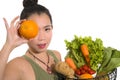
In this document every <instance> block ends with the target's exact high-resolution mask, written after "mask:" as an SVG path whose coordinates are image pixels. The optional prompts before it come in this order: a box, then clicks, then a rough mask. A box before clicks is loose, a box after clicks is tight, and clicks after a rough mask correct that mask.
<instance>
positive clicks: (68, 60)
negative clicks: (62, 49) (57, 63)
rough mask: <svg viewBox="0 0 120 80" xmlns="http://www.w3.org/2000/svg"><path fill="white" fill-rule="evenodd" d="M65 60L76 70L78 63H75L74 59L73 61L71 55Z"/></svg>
mask: <svg viewBox="0 0 120 80" xmlns="http://www.w3.org/2000/svg"><path fill="white" fill-rule="evenodd" d="M65 62H66V63H67V64H68V65H69V66H70V67H71V68H72V69H73V70H74V71H75V70H76V69H77V67H76V65H75V63H74V61H73V59H72V58H70V57H67V58H65Z"/></svg>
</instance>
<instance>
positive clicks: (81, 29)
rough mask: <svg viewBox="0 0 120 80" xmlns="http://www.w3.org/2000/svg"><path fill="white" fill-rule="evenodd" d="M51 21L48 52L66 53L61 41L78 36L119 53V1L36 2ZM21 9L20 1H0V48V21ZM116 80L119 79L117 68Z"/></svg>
mask: <svg viewBox="0 0 120 80" xmlns="http://www.w3.org/2000/svg"><path fill="white" fill-rule="evenodd" d="M38 3H39V4H42V5H44V6H46V7H47V8H48V9H49V10H50V12H51V14H52V17H53V26H54V29H53V39H52V42H51V44H50V46H49V49H56V50H58V51H59V52H60V53H61V55H62V60H64V57H65V55H66V53H67V51H66V47H65V43H64V40H65V39H67V40H71V39H73V36H74V35H75V34H76V35H78V36H92V38H93V39H95V38H101V39H102V40H103V42H104V46H106V47H107V46H111V47H114V48H116V49H118V50H120V36H119V35H120V30H119V29H118V28H119V27H120V1H119V0H39V2H38ZM22 9H23V6H22V0H1V2H0V48H2V46H3V44H4V42H5V39H6V29H5V26H4V22H3V19H2V18H3V17H5V18H7V20H8V22H9V23H10V21H11V20H12V19H13V18H14V17H15V16H18V15H19V14H20V12H21V10H22ZM27 48H28V47H27V45H26V44H24V45H22V46H20V47H17V48H16V49H14V50H13V51H12V53H11V55H10V57H9V60H11V59H13V58H14V57H17V56H21V55H23V54H24V53H25V51H26V49H27ZM117 73H118V75H117V80H119V79H120V67H118V72H117Z"/></svg>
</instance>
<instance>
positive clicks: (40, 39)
mask: <svg viewBox="0 0 120 80" xmlns="http://www.w3.org/2000/svg"><path fill="white" fill-rule="evenodd" d="M38 40H39V41H43V40H45V33H44V31H39V33H38Z"/></svg>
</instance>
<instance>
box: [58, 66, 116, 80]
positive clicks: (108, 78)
mask: <svg viewBox="0 0 120 80" xmlns="http://www.w3.org/2000/svg"><path fill="white" fill-rule="evenodd" d="M58 76H59V79H58V80H116V77H117V68H115V69H114V70H113V71H112V72H110V73H108V74H106V75H103V76H99V77H95V78H92V79H78V78H77V77H76V78H75V79H70V78H66V77H65V76H63V75H62V74H59V73H58Z"/></svg>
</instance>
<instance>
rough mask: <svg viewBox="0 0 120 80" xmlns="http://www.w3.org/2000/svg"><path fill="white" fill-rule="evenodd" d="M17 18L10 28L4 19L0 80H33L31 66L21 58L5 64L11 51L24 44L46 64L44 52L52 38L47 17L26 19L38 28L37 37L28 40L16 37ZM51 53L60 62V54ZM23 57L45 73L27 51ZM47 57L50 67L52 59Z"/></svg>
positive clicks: (39, 16) (42, 66)
mask: <svg viewBox="0 0 120 80" xmlns="http://www.w3.org/2000/svg"><path fill="white" fill-rule="evenodd" d="M18 18H19V17H16V18H14V19H13V20H12V22H11V24H10V26H9V25H8V23H7V21H6V19H4V22H5V26H6V30H7V39H6V42H5V44H4V46H3V48H2V49H1V52H0V64H3V65H2V66H0V80H35V75H34V71H33V69H32V67H31V65H30V64H29V63H28V62H27V61H26V60H25V59H24V58H23V57H17V58H15V59H13V60H11V61H10V62H8V63H7V60H8V57H9V55H10V53H11V51H12V50H13V49H15V48H16V47H17V46H20V45H22V44H24V43H28V46H29V50H30V51H31V52H32V53H33V54H34V55H35V56H37V57H38V58H39V59H41V60H42V61H44V62H45V63H47V62H48V57H47V54H46V53H47V52H46V50H47V48H48V46H49V44H50V41H51V38H52V25H51V22H50V19H49V17H48V16H47V15H46V14H41V15H38V14H33V15H31V16H30V17H29V18H28V19H30V20H34V21H35V22H36V23H37V25H38V27H39V33H38V35H37V36H36V37H35V38H33V39H30V40H26V39H24V38H21V37H19V36H18V34H17V29H18V27H19V26H20V23H21V21H17V19H18ZM53 52H54V54H55V55H56V57H57V58H58V59H59V60H61V56H60V53H59V52H58V51H55V50H53ZM25 55H27V56H28V57H30V58H31V59H33V60H34V61H35V62H36V63H37V64H39V66H40V67H41V68H42V69H43V70H45V71H46V66H45V65H44V64H42V63H41V62H39V61H38V60H36V59H34V57H33V56H31V55H30V54H29V52H28V51H26V53H25ZM49 57H50V59H49V61H50V63H49V64H48V65H49V66H51V65H53V64H55V63H54V60H53V58H52V57H51V56H49ZM46 72H47V71H46Z"/></svg>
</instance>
